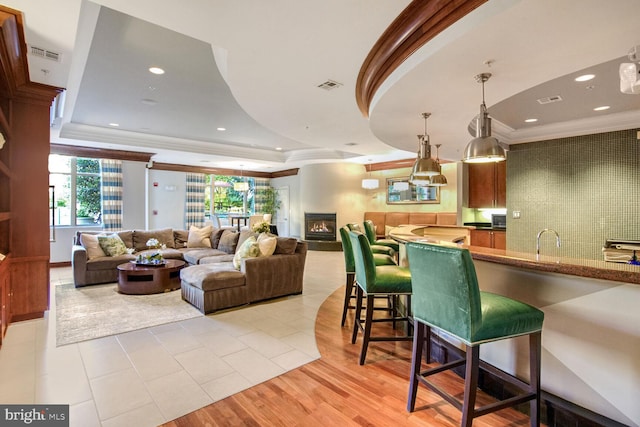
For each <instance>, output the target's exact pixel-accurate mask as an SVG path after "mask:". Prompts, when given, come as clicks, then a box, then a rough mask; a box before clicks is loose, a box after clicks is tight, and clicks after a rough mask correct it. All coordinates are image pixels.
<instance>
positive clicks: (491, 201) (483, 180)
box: [467, 162, 507, 208]
mask: <svg viewBox="0 0 640 427" xmlns="http://www.w3.org/2000/svg"><path fill="white" fill-rule="evenodd" d="M468 180H469V199H468V203H467V205H468V207H470V208H506V207H507V165H506V162H498V163H470V164H469V165H468Z"/></svg>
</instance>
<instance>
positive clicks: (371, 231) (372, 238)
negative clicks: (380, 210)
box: [362, 219, 400, 253]
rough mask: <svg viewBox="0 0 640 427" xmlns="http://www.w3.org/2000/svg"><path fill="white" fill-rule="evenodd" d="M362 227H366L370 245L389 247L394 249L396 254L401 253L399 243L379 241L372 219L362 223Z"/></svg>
mask: <svg viewBox="0 0 640 427" xmlns="http://www.w3.org/2000/svg"><path fill="white" fill-rule="evenodd" d="M362 226H363V227H364V234H365V235H366V236H367V239H369V243H370V244H372V245H378V246H388V247H390V248H392V249H393V250H394V251H395V252H396V253H398V252H399V251H400V244H399V243H398V242H396V241H395V240H393V239H377V238H376V237H377V235H376V226H375V224H374V223H373V221H371V220H370V219H368V220H365V221H364V222H363V223H362Z"/></svg>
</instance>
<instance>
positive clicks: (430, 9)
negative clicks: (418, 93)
mask: <svg viewBox="0 0 640 427" xmlns="http://www.w3.org/2000/svg"><path fill="white" fill-rule="evenodd" d="M486 1H487V0H414V1H412V2H411V3H410V4H409V6H407V7H406V8H405V9H404V10H403V11H402V13H401V14H400V15H399V16H398V17H397V18H396V19H395V20H394V21H393V22H392V23H391V25H390V26H389V28H387V29H386V30H385V32H384V33H383V34H382V36H380V38H379V39H378V41H377V42H376V44H375V45H374V46H373V48H372V49H371V51H370V52H369V55H367V58H366V59H365V61H364V63H363V64H362V67H361V68H360V72H359V73H358V80H357V82H356V102H357V103H358V108H360V111H361V112H362V115H363V116H364V117H369V107H370V106H371V101H372V99H373V97H374V95H375V93H376V91H377V90H378V88H379V87H380V85H381V84H382V82H384V81H385V79H386V78H387V77H389V75H390V74H391V73H392V72H393V71H394V70H395V69H396V68H398V66H399V65H400V64H401V63H402V62H404V60H405V59H407V58H408V57H409V56H411V55H412V54H413V53H414V52H415V51H416V50H418V49H419V48H421V47H422V46H424V45H425V44H426V43H427V42H428V41H429V40H431V39H433V38H434V37H435V36H436V35H438V34H439V33H441V32H442V31H444V30H445V29H447V28H448V27H449V26H451V25H452V24H454V23H455V22H456V21H458V20H459V19H461V18H462V17H464V16H465V15H467V14H468V13H469V12H471V11H473V10H474V9H476V8H477V7H478V6H480V5H481V4H483V3H485V2H486Z"/></svg>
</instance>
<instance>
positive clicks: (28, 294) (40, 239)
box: [0, 6, 62, 344]
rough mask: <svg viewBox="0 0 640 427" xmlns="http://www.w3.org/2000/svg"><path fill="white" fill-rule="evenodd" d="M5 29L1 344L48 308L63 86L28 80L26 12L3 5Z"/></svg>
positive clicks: (0, 24) (1, 61)
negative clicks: (55, 141) (52, 174)
mask: <svg viewBox="0 0 640 427" xmlns="http://www.w3.org/2000/svg"><path fill="white" fill-rule="evenodd" d="M0 29H1V31H0V132H2V135H3V137H4V139H5V141H6V142H5V144H4V146H3V147H2V149H0V253H2V254H3V255H4V256H5V258H4V259H3V260H1V261H0V309H1V312H0V344H1V343H2V337H3V336H4V332H5V331H6V328H7V326H8V325H9V323H10V322H12V321H19V320H26V319H31V318H35V317H42V316H43V315H44V312H45V311H46V310H48V308H49V206H48V200H49V197H48V191H49V171H48V157H49V132H50V129H49V118H50V114H49V111H50V107H51V104H52V102H53V100H54V99H55V97H56V96H57V95H58V94H59V93H60V92H61V91H62V89H61V88H56V87H53V86H48V85H43V84H39V83H33V82H31V81H30V80H29V67H28V64H27V45H26V42H25V38H24V23H23V17H22V13H21V12H19V11H16V10H14V9H10V8H7V7H4V6H0ZM16 47H18V49H16Z"/></svg>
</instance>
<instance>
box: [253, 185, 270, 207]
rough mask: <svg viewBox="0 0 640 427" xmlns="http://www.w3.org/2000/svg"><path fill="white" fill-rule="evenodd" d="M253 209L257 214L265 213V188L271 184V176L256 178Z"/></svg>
mask: <svg viewBox="0 0 640 427" xmlns="http://www.w3.org/2000/svg"><path fill="white" fill-rule="evenodd" d="M254 180H255V182H254V193H253V194H254V197H253V203H254V206H253V211H254V212H255V213H257V214H260V213H264V211H263V209H264V189H265V188H268V187H269V185H270V184H271V181H270V180H269V178H254Z"/></svg>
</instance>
